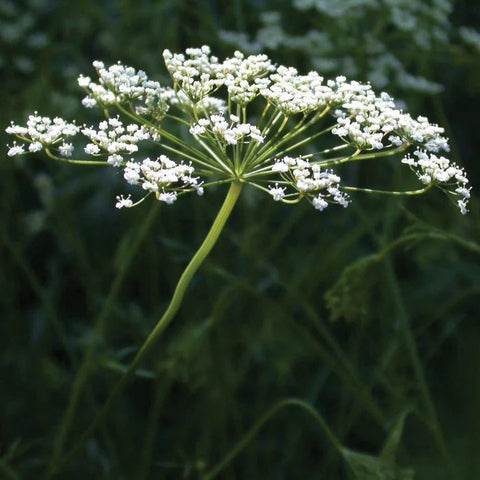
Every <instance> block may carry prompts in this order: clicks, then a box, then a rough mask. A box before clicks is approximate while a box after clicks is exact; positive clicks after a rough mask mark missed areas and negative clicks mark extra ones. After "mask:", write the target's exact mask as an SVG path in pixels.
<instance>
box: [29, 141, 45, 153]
mask: <svg viewBox="0 0 480 480" xmlns="http://www.w3.org/2000/svg"><path fill="white" fill-rule="evenodd" d="M42 149H43V145H42V144H41V143H40V142H32V143H31V144H30V145H29V146H28V151H29V152H39V151H40V150H42Z"/></svg>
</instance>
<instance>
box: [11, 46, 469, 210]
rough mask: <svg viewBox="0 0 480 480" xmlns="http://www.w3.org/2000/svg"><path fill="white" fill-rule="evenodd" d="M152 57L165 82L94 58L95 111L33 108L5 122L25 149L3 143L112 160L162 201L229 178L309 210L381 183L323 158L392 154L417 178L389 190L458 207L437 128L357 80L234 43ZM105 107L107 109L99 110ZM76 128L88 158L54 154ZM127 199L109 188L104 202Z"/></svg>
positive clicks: (463, 199) (83, 81)
mask: <svg viewBox="0 0 480 480" xmlns="http://www.w3.org/2000/svg"><path fill="white" fill-rule="evenodd" d="M163 56H164V58H165V63H166V67H167V70H168V72H169V74H170V76H171V78H172V81H173V85H172V87H168V86H167V87H164V86H161V85H160V84H159V83H158V82H155V81H151V80H149V79H148V77H147V75H146V74H145V73H144V72H143V71H141V70H138V71H137V70H135V69H133V68H131V67H127V66H124V65H122V64H120V63H118V64H116V65H113V66H111V67H108V68H106V67H105V66H104V65H103V63H101V62H94V67H95V69H96V70H97V74H98V77H99V80H98V83H95V82H93V81H92V80H91V79H90V78H88V77H84V76H80V78H79V84H80V85H81V86H82V87H83V88H85V89H86V91H87V93H88V95H87V97H86V99H84V102H83V103H84V104H85V105H86V106H88V107H90V106H98V107H100V108H102V109H103V110H104V112H106V115H107V119H106V120H104V121H102V122H100V123H99V124H98V126H96V127H95V126H89V127H87V126H83V127H82V128H80V127H77V126H76V125H75V124H74V123H67V122H65V121H64V120H62V119H58V118H55V119H53V120H50V119H49V118H46V117H39V116H38V115H37V114H35V115H33V116H31V117H29V120H28V122H27V126H26V127H20V126H17V125H14V124H12V125H11V126H10V127H8V128H7V132H8V133H11V134H13V135H16V136H17V137H18V138H19V139H21V140H22V141H24V142H27V143H30V146H29V148H28V151H27V149H26V148H25V146H24V145H18V144H16V143H15V144H14V145H13V146H11V148H10V150H9V155H10V156H13V155H16V154H21V153H28V152H36V151H39V150H41V149H45V152H46V153H47V155H49V156H50V157H52V158H54V159H56V160H63V161H68V162H70V163H89V164H92V163H96V164H107V165H112V166H115V167H120V168H123V176H124V178H125V180H126V181H127V183H128V184H130V185H134V186H139V187H141V190H143V191H144V192H147V193H146V195H149V194H152V193H153V194H154V195H155V196H156V198H157V199H158V200H160V201H163V202H165V203H167V204H171V203H173V202H174V201H175V200H176V198H177V196H178V195H180V194H183V193H186V192H191V191H196V192H197V193H198V194H200V195H201V194H203V191H204V188H206V187H209V186H212V185H216V184H219V183H228V182H239V183H244V184H249V185H251V186H253V187H255V188H258V189H259V190H261V191H263V192H265V193H267V194H269V195H270V196H272V197H273V199H274V200H275V201H279V202H283V203H287V204H292V203H296V202H299V201H301V200H302V199H306V200H308V201H309V202H310V203H311V204H312V205H313V206H314V207H315V208H316V209H317V210H324V209H325V208H326V207H327V205H329V204H331V203H335V204H339V205H341V206H343V207H346V206H347V205H348V203H349V201H350V200H349V197H348V195H347V193H346V192H348V191H364V192H368V193H374V192H378V193H381V194H384V193H388V190H385V189H382V190H374V189H372V188H362V187H359V186H347V185H343V184H341V183H340V176H339V174H338V173H336V172H334V171H332V170H331V167H339V166H340V165H343V164H347V163H349V162H353V161H360V160H362V161H363V160H372V161H376V162H380V161H382V158H383V157H391V158H395V156H396V155H397V156H398V158H399V159H401V158H402V157H403V160H402V161H401V162H402V163H404V164H407V165H408V166H409V167H410V168H411V169H412V170H413V171H414V173H415V176H416V178H417V179H418V181H419V183H420V187H421V188H418V189H417V190H409V191H404V192H398V191H395V192H392V193H395V194H396V195H399V194H403V195H416V194H420V193H423V192H425V191H426V190H427V189H428V188H430V187H432V186H437V187H440V188H441V189H442V190H444V191H445V192H446V193H448V194H449V195H450V196H451V197H452V198H453V199H454V201H455V203H456V204H457V205H458V207H459V208H460V211H461V212H462V213H465V212H466V211H467V201H468V198H469V196H470V189H469V188H468V187H467V183H468V180H467V178H466V176H465V173H464V172H463V170H461V169H460V168H459V167H458V166H457V165H455V164H453V163H451V162H450V161H449V160H448V159H447V158H446V157H443V156H439V152H448V151H449V147H448V141H447V139H446V138H445V137H444V136H443V132H444V130H443V129H442V128H441V127H439V126H437V125H435V124H432V123H430V122H429V121H428V119H427V118H425V117H417V118H416V119H415V118H413V117H411V116H410V115H409V114H408V113H405V112H404V111H402V110H400V109H399V108H397V107H396V105H395V103H394V101H393V99H392V98H391V97H390V96H389V95H388V94H386V93H381V94H380V95H377V94H376V93H375V92H374V90H373V89H372V87H371V86H370V85H369V84H364V83H360V82H356V81H348V80H347V79H346V78H345V77H344V76H338V77H336V78H335V79H332V80H324V78H323V77H322V76H321V75H319V74H318V73H316V72H310V73H307V74H306V75H301V74H299V72H298V71H297V70H296V69H295V68H291V67H290V68H289V67H285V66H281V65H279V66H275V65H273V64H272V62H271V61H270V59H268V57H267V56H266V55H250V56H245V55H244V54H243V53H241V52H235V53H234V55H233V57H231V58H227V59H226V60H224V61H223V62H221V61H219V59H218V58H216V57H214V56H212V55H211V51H210V48H209V47H207V46H203V47H201V48H192V49H188V50H186V52H185V54H177V53H175V54H174V53H171V52H170V51H168V50H165V51H164V54H163ZM253 100H255V102H253ZM113 109H116V110H117V112H118V113H119V115H118V116H114V115H112V114H111V113H110V110H113ZM250 110H251V111H250ZM125 118H126V119H128V121H129V122H131V123H125V121H124V119H125ZM79 131H80V132H81V133H82V134H83V135H84V136H85V137H86V138H87V141H88V143H87V144H86V146H85V147H84V152H85V153H86V154H87V155H90V156H93V157H95V158H97V159H98V160H95V161H91V160H90V161H85V160H81V159H72V158H68V159H67V158H65V157H71V155H72V151H73V146H72V144H71V143H69V142H67V141H66V140H67V139H68V138H69V137H70V136H73V135H75V134H77V133H79ZM324 135H326V136H328V138H327V139H325V141H324V139H323V136H324ZM142 141H149V142H152V143H153V144H155V145H156V147H157V148H158V149H159V150H160V152H159V155H158V158H157V159H156V160H151V159H150V158H145V157H143V159H140V160H139V159H136V158H135V156H136V155H141V152H140V151H139V143H140V142H142ZM306 146H308V150H307V151H308V152H309V153H306V149H305V147H306ZM317 147H318V150H317V151H316V152H315V153H310V152H312V151H314V150H315V148H317ZM52 149H53V150H52ZM301 150H303V151H301ZM409 151H410V152H411V153H413V157H412V156H410V155H408V152H409ZM55 152H58V154H59V156H58V155H56V154H55ZM164 152H168V153H169V154H172V157H173V158H170V157H167V156H166V155H165V154H164ZM141 158H142V157H141ZM207 179H208V181H207ZM136 203H138V202H136ZM136 203H134V202H133V201H132V199H131V197H130V196H127V197H124V196H119V197H117V204H116V205H117V207H119V208H123V207H131V206H133V205H135V204H136Z"/></svg>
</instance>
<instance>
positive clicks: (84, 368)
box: [47, 205, 158, 477]
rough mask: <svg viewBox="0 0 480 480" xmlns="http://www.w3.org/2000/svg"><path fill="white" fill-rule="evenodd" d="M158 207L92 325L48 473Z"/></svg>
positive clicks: (55, 458)
mask: <svg viewBox="0 0 480 480" xmlns="http://www.w3.org/2000/svg"><path fill="white" fill-rule="evenodd" d="M157 207H158V205H155V207H153V208H152V209H151V210H150V212H149V214H148V215H147V216H146V217H145V220H144V221H143V223H142V225H141V226H140V230H139V233H138V235H137V236H136V238H135V241H134V242H133V244H132V245H131V247H130V250H129V252H128V254H127V256H126V257H125V258H124V260H123V262H122V264H121V265H120V267H119V272H118V273H117V275H116V277H115V281H114V282H113V284H112V287H111V289H110V292H109V293H108V296H107V299H106V301H105V304H104V307H103V309H102V311H101V312H100V314H99V316H98V318H97V320H96V321H95V322H94V324H95V327H94V330H93V332H92V338H91V339H90V342H89V346H88V348H87V350H86V352H85V355H84V358H83V361H82V363H81V365H80V368H79V370H78V373H77V374H76V377H75V380H74V383H73V387H72V391H71V393H70V397H69V400H68V406H67V410H66V412H65V414H64V416H63V419H62V423H61V425H60V430H59V433H58V436H57V438H56V441H55V445H54V447H53V452H52V458H51V461H50V466H49V474H48V475H47V477H48V476H51V475H52V474H53V472H54V471H55V468H56V465H57V463H58V461H59V459H60V457H61V454H62V451H63V447H64V445H65V442H66V440H67V435H68V432H69V431H70V427H71V425H72V423H73V420H74V418H75V411H76V409H77V406H78V403H79V401H80V395H81V393H82V391H83V387H84V385H85V383H86V381H87V379H88V376H89V373H90V369H91V367H92V362H93V357H94V353H95V347H96V346H97V342H98V340H99V338H100V337H101V335H102V333H103V331H104V329H105V326H106V323H107V320H108V316H109V314H110V311H111V309H112V307H113V305H114V303H115V299H116V298H117V296H118V294H119V292H120V288H121V286H122V284H123V279H124V278H125V275H126V273H127V270H128V268H129V266H130V264H131V262H132V260H133V258H134V257H135V254H136V252H137V250H138V247H139V246H140V244H141V242H142V241H143V239H144V237H145V235H146V234H147V232H148V231H149V230H150V227H151V225H152V223H153V220H154V219H155V216H156V213H157V211H158V208H157Z"/></svg>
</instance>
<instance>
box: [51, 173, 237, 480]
mask: <svg viewBox="0 0 480 480" xmlns="http://www.w3.org/2000/svg"><path fill="white" fill-rule="evenodd" d="M241 190H242V183H240V182H232V183H231V184H230V188H229V190H228V193H227V196H226V198H225V201H224V202H223V205H222V207H221V208H220V210H219V212H218V214H217V216H216V218H215V220H214V222H213V224H212V226H211V228H210V231H209V232H208V234H207V236H206V237H205V239H204V241H203V243H202V244H201V246H200V248H199V249H198V250H197V252H196V253H195V255H194V256H193V258H192V260H191V261H190V263H189V264H188V265H187V267H186V268H185V270H184V272H183V274H182V276H181V277H180V280H179V281H178V283H177V286H176V288H175V292H174V293H173V296H172V298H171V300H170V303H169V305H168V307H167V310H166V311H165V313H164V314H163V316H162V317H161V318H160V320H159V321H158V323H157V325H156V326H155V328H154V329H153V330H152V332H151V333H150V335H149V336H148V338H147V339H146V340H145V342H144V343H143V345H142V346H141V347H140V349H139V350H138V352H137V354H136V355H135V358H134V359H133V361H132V363H131V364H130V366H129V367H128V368H127V370H126V371H125V373H124V374H123V375H122V377H121V378H120V380H119V381H118V382H117V384H116V385H115V386H114V387H113V389H112V390H111V392H110V395H109V396H108V398H107V400H106V402H105V403H104V404H103V406H102V408H101V409H100V410H99V411H98V413H97V415H96V416H95V418H94V420H93V422H92V423H91V424H90V426H89V427H88V428H87V429H86V430H85V432H84V433H83V434H82V435H81V437H80V439H79V440H78V441H77V443H76V444H75V446H74V447H73V448H72V449H71V450H70V451H69V452H68V453H67V454H66V455H65V456H64V457H63V458H62V459H58V458H57V460H56V461H55V462H54V463H53V464H52V465H51V468H50V472H49V477H50V478H51V477H53V475H54V474H55V473H57V472H58V471H59V469H60V467H62V466H64V465H66V464H68V463H69V461H70V460H71V459H72V458H73V457H74V456H75V455H76V454H77V453H78V451H79V450H80V448H82V446H83V445H84V444H85V442H86V441H87V440H88V438H89V437H90V436H91V435H92V434H93V433H94V432H95V431H96V430H97V428H98V427H99V425H100V424H101V423H102V422H103V420H104V419H105V417H106V415H107V414H108V412H109V410H110V408H111V407H112V405H113V403H114V401H115V400H116V398H117V396H118V395H119V394H120V393H121V391H122V390H123V389H124V387H125V386H126V384H127V382H128V380H129V379H130V378H131V377H132V375H133V374H134V373H135V371H136V370H137V368H138V367H139V365H140V363H141V362H142V360H144V358H145V357H146V356H147V355H148V354H149V353H150V352H151V351H152V350H153V347H154V346H155V345H156V344H157V342H158V340H159V338H160V337H161V335H162V333H163V332H164V331H165V329H166V328H167V326H168V325H169V324H170V322H171V321H172V320H173V318H174V317H175V315H176V313H177V312H178V310H179V308H180V306H181V304H182V301H183V298H184V296H185V292H186V290H187V287H188V286H189V285H190V282H191V280H192V278H193V276H194V274H195V272H196V271H197V270H198V268H199V267H200V265H201V264H202V263H203V262H204V260H205V259H206V257H207V255H208V254H209V253H210V251H211V250H212V248H213V246H214V245H215V243H216V241H217V240H218V237H219V236H220V233H221V232H222V230H223V227H224V226H225V223H226V221H227V219H228V217H229V216H230V214H231V212H232V210H233V207H234V206H235V203H236V202H237V200H238V197H239V195H240V192H241Z"/></svg>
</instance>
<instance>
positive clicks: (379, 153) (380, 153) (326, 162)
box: [317, 144, 409, 166]
mask: <svg viewBox="0 0 480 480" xmlns="http://www.w3.org/2000/svg"><path fill="white" fill-rule="evenodd" d="M408 147H409V144H405V145H402V146H401V147H398V148H392V149H391V150H380V151H377V152H374V153H365V154H362V155H360V154H359V152H361V150H360V149H357V151H356V152H355V153H354V154H352V155H350V156H349V157H338V158H331V159H329V160H320V161H319V162H317V163H318V164H320V165H322V166H330V165H340V164H342V163H346V162H349V161H351V160H368V159H370V158H379V157H391V156H392V155H396V154H397V153H400V152H403V151H405V150H406V149H407V148H408ZM357 152H358V153H357Z"/></svg>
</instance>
